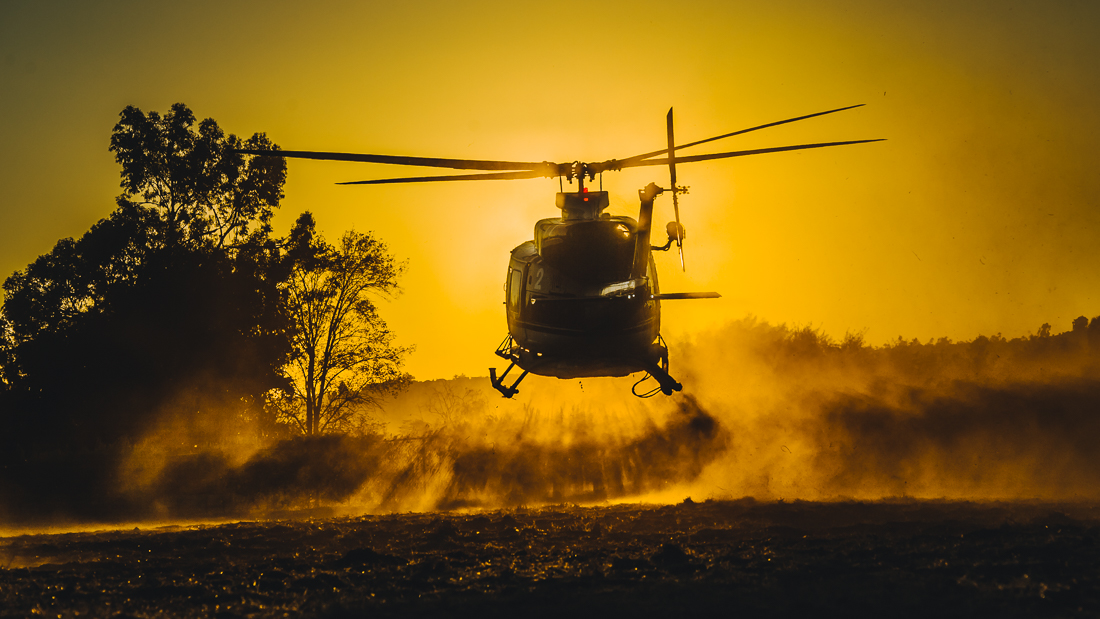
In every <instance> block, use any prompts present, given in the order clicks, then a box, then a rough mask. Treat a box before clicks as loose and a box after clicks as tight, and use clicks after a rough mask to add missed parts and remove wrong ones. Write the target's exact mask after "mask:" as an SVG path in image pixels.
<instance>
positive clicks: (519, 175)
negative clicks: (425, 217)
mask: <svg viewBox="0 0 1100 619" xmlns="http://www.w3.org/2000/svg"><path fill="white" fill-rule="evenodd" d="M543 176H546V174H544V173H542V172H541V171H539V170H523V171H520V172H496V173H493V174H456V175H453V176H413V177H408V178H378V179H374V180H369V181H349V182H346V183H336V184H337V185H389V184H392V183H432V182H436V181H495V180H501V181H503V180H517V179H524V178H539V177H543Z"/></svg>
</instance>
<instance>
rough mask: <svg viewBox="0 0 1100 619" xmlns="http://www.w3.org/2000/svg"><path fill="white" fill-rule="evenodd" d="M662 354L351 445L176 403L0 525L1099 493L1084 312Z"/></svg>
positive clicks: (428, 401)
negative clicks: (938, 333) (660, 375)
mask: <svg viewBox="0 0 1100 619" xmlns="http://www.w3.org/2000/svg"><path fill="white" fill-rule="evenodd" d="M673 352H674V357H673V360H672V361H673V364H674V365H673V369H674V370H675V373H676V374H677V375H678V377H679V378H681V380H682V381H683V383H684V392H683V393H680V394H676V395H675V396H673V397H668V398H665V397H661V396H658V397H655V398H651V399H647V400H640V399H636V398H633V397H632V396H630V395H629V392H628V390H629V386H630V384H631V382H632V381H633V380H637V378H639V377H637V376H636V377H632V378H631V379H620V380H609V379H590V380H585V381H583V382H582V381H556V380H544V381H541V382H540V381H538V380H535V381H531V382H529V383H525V384H524V387H523V389H522V390H521V393H520V395H519V396H518V397H517V398H516V399H515V400H502V399H500V398H499V397H497V396H496V394H495V392H493V391H491V390H490V389H489V385H488V380H487V379H481V378H479V379H465V378H456V379H455V380H451V381H431V382H428V383H417V384H414V386H413V389H412V390H411V391H410V392H409V394H406V396H403V398H402V399H399V400H397V401H394V402H390V403H388V404H387V405H386V410H385V411H382V412H379V411H375V412H374V415H375V422H376V423H374V424H373V425H371V424H367V425H364V426H363V427H364V428H366V430H365V431H363V432H360V433H359V434H358V435H346V436H337V435H330V436H317V437H301V436H299V437H287V436H285V435H283V436H280V435H278V434H277V433H276V432H275V431H274V430H273V428H272V426H271V425H270V424H266V425H265V423H264V420H263V419H262V417H261V416H257V414H254V416H253V417H248V416H247V415H244V416H242V415H239V414H238V415H236V416H233V415H226V416H223V417H225V418H232V419H233V421H232V423H227V422H225V421H224V419H223V420H222V421H217V420H216V417H217V416H216V415H215V416H210V417H207V418H204V419H198V420H196V419H191V418H189V417H187V415H185V414H183V413H181V412H180V411H179V410H176V411H175V412H172V413H171V414H166V415H164V416H163V418H162V419H161V421H160V422H159V423H158V424H155V427H153V428H152V429H151V430H150V431H149V432H148V434H147V435H146V436H145V437H144V438H143V439H141V440H139V441H134V442H130V443H125V444H119V445H113V446H105V447H103V448H102V449H103V450H105V451H106V452H107V455H105V456H103V457H100V458H99V459H98V460H97V461H96V464H95V466H94V467H89V468H87V470H86V471H84V473H83V477H80V478H79V479H77V481H73V482H72V483H69V482H59V483H58V485H57V486H56V488H55V489H54V490H55V491H54V492H52V493H51V488H50V487H48V486H47V487H43V488H38V489H37V490H36V493H34V494H31V493H29V491H26V490H24V491H23V493H22V495H21V496H20V495H17V494H15V493H12V492H10V487H15V486H14V485H12V484H9V490H8V491H7V492H5V493H0V494H6V495H7V500H6V501H4V503H5V504H3V505H0V508H3V513H4V515H5V520H7V521H8V522H16V523H17V522H28V521H35V522H44V521H45V520H50V519H52V520H54V521H56V520H59V519H60V520H66V519H67V520H69V521H80V520H82V519H83V520H85V521H87V520H94V521H99V522H103V521H116V522H117V521H129V522H133V521H138V520H155V521H163V520H172V519H187V518H226V517H229V518H231V517H265V516H267V517H273V516H294V515H307V514H308V515H332V514H362V513H392V512H406V511H419V512H425V511H435V510H467V509H472V510H478V509H496V508H502V507H516V506H537V505H546V504H561V503H574V504H598V503H604V502H622V501H652V502H680V501H682V500H683V499H684V498H685V497H687V496H691V497H694V498H695V499H696V500H702V499H707V498H716V499H728V498H739V497H747V496H751V497H755V498H756V499H758V500H777V499H784V500H794V499H804V500H838V499H847V500H851V499H855V500H876V499H883V498H891V497H910V498H916V499H920V498H947V499H967V500H1021V499H1024V500H1027V499H1035V500H1093V499H1096V498H1100V451H1098V450H1096V449H1095V448H1094V445H1095V443H1096V439H1097V438H1098V437H1100V415H1098V413H1100V406H1098V403H1100V319H1093V320H1092V322H1091V324H1090V323H1089V321H1087V320H1085V319H1084V318H1079V319H1077V320H1076V321H1074V324H1073V328H1072V330H1070V331H1067V332H1065V333H1061V334H1052V333H1051V332H1050V327H1049V326H1048V325H1043V326H1042V327H1041V328H1040V329H1039V331H1038V332H1037V333H1036V334H1035V335H1031V336H1027V337H1020V338H1016V339H1011V340H1009V339H1006V338H1003V337H1001V336H999V335H998V336H994V337H978V338H976V339H974V340H972V341H967V342H951V341H948V340H946V339H940V340H937V341H930V342H927V343H921V342H918V341H915V340H914V341H905V340H901V339H899V340H897V341H896V342H893V343H891V344H889V345H886V346H882V347H871V346H867V345H865V344H864V343H863V341H862V338H861V336H860V335H858V334H856V335H851V334H850V335H848V336H846V337H845V338H844V339H843V340H841V341H839V342H838V341H832V340H830V339H829V338H827V337H825V336H824V335H822V334H821V333H820V332H818V331H815V330H814V329H811V328H790V327H787V326H783V325H779V326H775V325H770V324H768V323H766V322H763V321H759V320H756V319H752V318H747V319H743V320H740V321H735V322H732V323H730V324H728V325H727V326H725V327H724V328H722V329H720V330H717V331H715V332H713V333H710V334H707V335H706V336H705V337H701V338H699V339H698V341H696V342H694V343H687V344H682V345H680V346H678V347H676V348H675V349H674V351H673ZM624 381H626V382H624ZM177 408H178V407H177ZM180 410H182V409H180ZM55 455H56V454H55ZM50 458H51V456H50V454H42V455H41V456H40V459H41V461H42V462H45V463H49V462H50ZM63 459H64V458H63ZM65 461H66V462H67V463H69V464H70V465H72V466H75V465H73V459H72V458H69V459H68V460H65ZM54 468H55V469H56V471H55V472H56V473H58V475H55V477H58V479H61V477H60V472H61V471H62V470H63V469H62V468H58V467H54ZM51 470H52V469H51ZM70 470H71V468H70ZM89 475H90V476H91V477H94V479H92V478H90V477H89ZM74 479H76V478H74ZM77 482H79V483H81V484H92V486H91V487H94V488H95V489H96V497H97V498H96V500H95V501H93V502H92V504H89V503H88V501H87V496H86V493H85V494H84V495H81V494H76V495H74V496H76V497H77V499H75V500H68V501H67V500H66V497H65V495H64V491H65V488H66V487H68V486H73V485H74V484H76V483H77ZM66 484H68V485H66ZM26 487H28V486H22V488H26ZM43 496H45V497H47V498H49V501H47V502H45V503H41V502H38V503H36V501H38V499H40V498H41V497H43ZM17 498H23V499H25V501H24V502H18V501H15V500H13V499H17ZM42 505H45V506H47V507H48V509H49V512H48V513H46V512H44V509H43V508H42V507H41V506H42ZM105 506H109V508H105Z"/></svg>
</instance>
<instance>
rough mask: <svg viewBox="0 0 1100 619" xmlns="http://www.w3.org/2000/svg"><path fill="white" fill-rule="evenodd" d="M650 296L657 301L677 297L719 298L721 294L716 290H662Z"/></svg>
mask: <svg viewBox="0 0 1100 619" xmlns="http://www.w3.org/2000/svg"><path fill="white" fill-rule="evenodd" d="M651 298H653V299H657V300H658V301H675V300H678V299H720V298H722V295H720V294H718V293H717V292H662V293H660V294H655V295H653V296H652V297H651Z"/></svg>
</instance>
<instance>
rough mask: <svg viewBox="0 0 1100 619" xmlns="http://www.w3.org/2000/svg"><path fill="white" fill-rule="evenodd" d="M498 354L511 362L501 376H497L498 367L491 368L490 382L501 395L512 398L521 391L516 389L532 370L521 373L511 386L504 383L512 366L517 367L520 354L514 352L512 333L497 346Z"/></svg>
mask: <svg viewBox="0 0 1100 619" xmlns="http://www.w3.org/2000/svg"><path fill="white" fill-rule="evenodd" d="M496 355H497V356H498V357H501V358H503V359H507V360H508V361H510V362H511V363H509V364H508V368H507V369H506V370H504V373H503V374H501V375H500V378H497V369H496V368H489V382H491V383H493V388H494V389H496V390H497V391H499V392H500V393H501V395H503V396H504V397H506V398H511V397H512V396H514V395H516V394H517V393H519V389H516V387H517V386H518V385H519V383H520V381H522V380H523V379H524V378H526V377H527V375H528V374H529V373H530V372H529V371H528V370H524V371H523V374H520V375H519V378H517V379H516V382H514V383H512V386H511V387H508V386H506V385H505V384H504V378H505V377H506V376H508V372H511V371H512V368H514V367H516V361H517V360H518V356H517V355H516V354H515V353H514V352H512V336H511V335H509V336H508V337H506V338H504V341H503V342H501V343H500V346H497V349H496Z"/></svg>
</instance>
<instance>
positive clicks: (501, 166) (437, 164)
mask: <svg viewBox="0 0 1100 619" xmlns="http://www.w3.org/2000/svg"><path fill="white" fill-rule="evenodd" d="M234 152H237V153H240V154H242V155H257V156H263V157H287V158H292V159H321V160H324V161H357V162H361V163H388V164H392V165H414V166H424V167H429V168H451V169H454V170H549V169H550V168H553V170H554V174H553V175H554V176H556V175H557V169H558V164H556V163H551V162H549V161H542V162H538V161H494V160H481V159H440V158H437V157H406V156H402V155H368V154H356V153H329V152H320V151H310V150H251V149H236V150H234Z"/></svg>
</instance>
